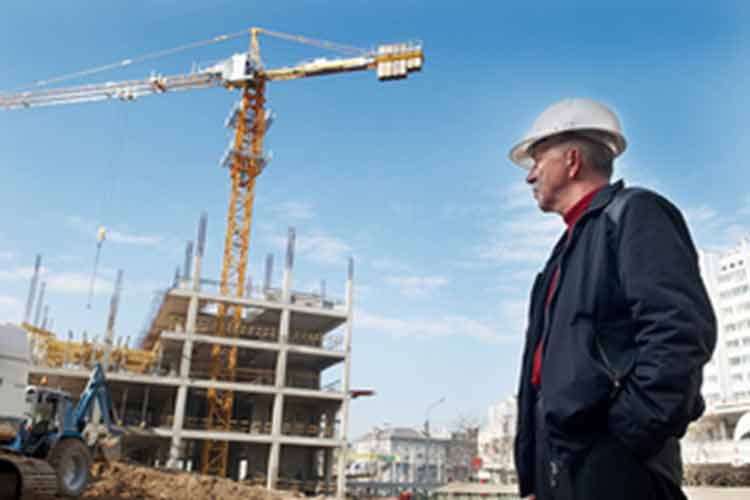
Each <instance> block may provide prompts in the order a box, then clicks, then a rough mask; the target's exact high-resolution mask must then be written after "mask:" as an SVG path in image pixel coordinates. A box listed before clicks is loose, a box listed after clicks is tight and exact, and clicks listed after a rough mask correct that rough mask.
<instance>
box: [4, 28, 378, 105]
mask: <svg viewBox="0 0 750 500" xmlns="http://www.w3.org/2000/svg"><path fill="white" fill-rule="evenodd" d="M253 29H255V30H257V32H258V33H264V34H266V35H268V36H271V37H274V38H279V39H282V40H288V41H292V42H297V43H300V44H304V45H311V46H313V47H318V48H323V49H328V50H333V51H336V52H341V53H344V54H357V55H363V54H366V53H368V50H366V49H361V48H358V47H353V46H351V45H344V44H340V43H335V42H330V41H327V40H317V39H314V38H308V37H304V36H300V35H290V34H288V33H281V32H279V31H272V30H267V29H264V28H248V29H244V30H242V31H236V32H234V33H228V34H225V35H217V36H215V37H213V38H208V39H205V40H201V41H198V42H192V43H186V44H184V45H178V46H177V47H173V48H171V49H164V50H158V51H156V52H150V53H148V54H143V55H141V56H137V57H133V58H127V59H123V60H121V61H118V62H114V63H110V64H104V65H102V66H96V67H93V68H89V69H84V70H80V71H75V72H73V73H66V74H64V75H60V76H56V77H52V78H47V79H46V80H37V81H35V82H32V83H30V84H28V85H24V86H21V87H17V88H16V89H14V90H12V92H17V91H21V90H28V89H30V88H35V87H37V88H38V87H46V86H48V85H51V84H53V83H60V82H64V81H68V80H73V79H76V78H80V77H82V76H90V75H94V74H97V73H103V72H105V71H110V70H113V69H120V68H125V67H128V66H132V65H133V64H139V63H142V62H144V61H150V60H153V59H159V58H162V57H166V56H170V55H174V54H178V53H180V52H186V51H188V50H192V49H197V48H200V47H207V46H209V45H216V44H219V43H223V42H226V41H228V40H232V39H234V38H239V37H241V36H245V35H247V34H250V33H252V31H253Z"/></svg>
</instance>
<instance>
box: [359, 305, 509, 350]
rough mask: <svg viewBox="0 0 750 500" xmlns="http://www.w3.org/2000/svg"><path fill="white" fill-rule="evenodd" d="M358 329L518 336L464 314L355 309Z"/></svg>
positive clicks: (496, 339)
mask: <svg viewBox="0 0 750 500" xmlns="http://www.w3.org/2000/svg"><path fill="white" fill-rule="evenodd" d="M354 321H355V325H357V328H363V329H368V330H378V331H379V332H382V333H390V334H393V335H397V336H408V337H448V336H463V337H472V338H476V339H479V340H481V341H484V342H489V343H503V342H508V341H511V340H513V338H514V337H515V336H511V335H504V334H501V333H499V332H498V331H497V330H496V329H495V328H493V327H491V326H489V325H486V324H484V323H482V322H481V321H477V320H476V319H474V318H469V317H467V316H461V315H444V316H440V317H430V318H429V319H426V318H410V319H396V318H389V317H387V316H382V315H378V314H371V313H369V312H366V311H364V310H357V311H356V312H355V320H354Z"/></svg>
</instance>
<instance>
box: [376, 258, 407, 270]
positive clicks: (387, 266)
mask: <svg viewBox="0 0 750 500" xmlns="http://www.w3.org/2000/svg"><path fill="white" fill-rule="evenodd" d="M370 265H371V266H372V267H374V268H375V269H378V270H380V271H392V272H400V271H408V270H409V266H407V265H406V264H403V263H401V262H398V261H396V260H393V259H388V258H382V257H381V258H379V259H373V260H371V261H370Z"/></svg>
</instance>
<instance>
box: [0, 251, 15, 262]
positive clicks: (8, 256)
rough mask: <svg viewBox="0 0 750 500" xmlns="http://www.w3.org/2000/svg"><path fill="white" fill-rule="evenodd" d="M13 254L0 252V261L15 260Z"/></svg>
mask: <svg viewBox="0 0 750 500" xmlns="http://www.w3.org/2000/svg"><path fill="white" fill-rule="evenodd" d="M15 256H16V254H15V252H0V260H10V259H13V258H15Z"/></svg>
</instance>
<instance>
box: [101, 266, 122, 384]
mask: <svg viewBox="0 0 750 500" xmlns="http://www.w3.org/2000/svg"><path fill="white" fill-rule="evenodd" d="M121 290H122V269H119V270H118V271H117V279H116V280H115V291H114V292H113V293H112V299H111V300H110V302H109V316H108V317H107V330H106V333H105V334H104V355H103V356H102V368H103V369H104V372H105V373H106V372H108V371H109V362H110V358H111V357H112V346H113V344H114V337H115V319H117V306H118V305H119V303H120V291H121Z"/></svg>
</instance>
